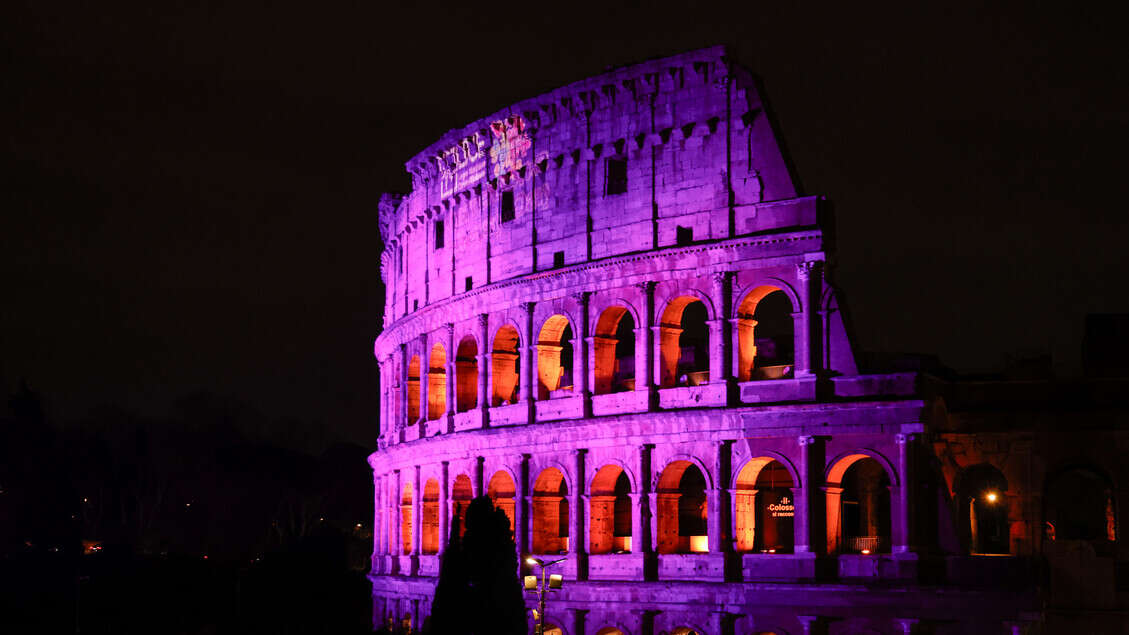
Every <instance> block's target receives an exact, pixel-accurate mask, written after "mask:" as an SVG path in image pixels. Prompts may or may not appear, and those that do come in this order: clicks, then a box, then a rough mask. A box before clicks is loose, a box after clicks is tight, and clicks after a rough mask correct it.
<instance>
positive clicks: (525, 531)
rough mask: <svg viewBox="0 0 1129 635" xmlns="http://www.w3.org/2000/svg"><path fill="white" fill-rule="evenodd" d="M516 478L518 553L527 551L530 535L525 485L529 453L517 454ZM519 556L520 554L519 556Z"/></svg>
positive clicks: (515, 519) (516, 541)
mask: <svg viewBox="0 0 1129 635" xmlns="http://www.w3.org/2000/svg"><path fill="white" fill-rule="evenodd" d="M515 471H516V472H517V478H516V479H515V480H514V544H515V545H516V546H517V552H518V554H523V553H529V549H530V544H531V541H530V535H529V519H528V518H527V516H528V514H527V513H526V510H528V509H529V505H528V502H529V501H528V500H527V499H528V497H529V491H528V490H529V488H528V487H526V485H527V483H526V481H527V480H528V476H527V475H528V474H529V455H528V454H521V455H518V462H517V470H515ZM519 558H520V556H519Z"/></svg>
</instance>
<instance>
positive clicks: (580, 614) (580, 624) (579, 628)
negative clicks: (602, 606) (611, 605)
mask: <svg viewBox="0 0 1129 635" xmlns="http://www.w3.org/2000/svg"><path fill="white" fill-rule="evenodd" d="M568 610H569V612H570V613H572V632H573V633H575V635H584V629H585V627H586V624H585V622H586V618H587V616H588V609H576V608H570V609H568Z"/></svg>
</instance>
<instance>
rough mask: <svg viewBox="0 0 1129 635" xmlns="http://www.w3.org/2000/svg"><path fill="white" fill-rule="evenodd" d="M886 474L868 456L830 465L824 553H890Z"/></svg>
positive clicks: (856, 455) (849, 457)
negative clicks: (825, 548)
mask: <svg viewBox="0 0 1129 635" xmlns="http://www.w3.org/2000/svg"><path fill="white" fill-rule="evenodd" d="M890 485H891V478H890V473H889V472H888V471H887V469H886V466H885V465H883V464H882V463H881V462H879V461H878V459H876V458H875V457H872V456H870V455H869V454H863V453H853V454H848V455H845V456H843V457H841V458H840V459H838V460H837V461H836V462H835V463H834V464H832V466H831V469H830V470H829V471H828V477H827V487H826V491H827V550H828V553H861V554H864V555H866V554H872V553H886V552H889V551H890Z"/></svg>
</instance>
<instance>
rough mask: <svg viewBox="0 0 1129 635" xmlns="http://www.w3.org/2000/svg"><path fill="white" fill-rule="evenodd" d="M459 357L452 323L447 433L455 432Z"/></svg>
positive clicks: (450, 330)
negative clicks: (457, 358)
mask: <svg viewBox="0 0 1129 635" xmlns="http://www.w3.org/2000/svg"><path fill="white" fill-rule="evenodd" d="M452 251H454V249H452ZM456 357H457V355H456V351H455V325H454V324H452V323H451V322H448V323H447V368H446V369H445V372H446V373H447V379H446V384H447V395H446V399H447V412H445V413H444V416H445V417H446V418H447V432H454V431H455V412H456V410H457V408H458V403H457V399H458V397H457V391H456V389H457V388H458V384H459V376H458V372H457V369H456V366H455V358H456Z"/></svg>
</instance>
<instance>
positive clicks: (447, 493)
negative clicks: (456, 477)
mask: <svg viewBox="0 0 1129 635" xmlns="http://www.w3.org/2000/svg"><path fill="white" fill-rule="evenodd" d="M441 466H442V467H441V470H440V473H439V553H440V555H442V553H443V552H444V551H446V550H447V540H448V539H449V538H450V536H451V483H450V463H449V462H448V461H443V462H442V463H441Z"/></svg>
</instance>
